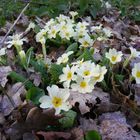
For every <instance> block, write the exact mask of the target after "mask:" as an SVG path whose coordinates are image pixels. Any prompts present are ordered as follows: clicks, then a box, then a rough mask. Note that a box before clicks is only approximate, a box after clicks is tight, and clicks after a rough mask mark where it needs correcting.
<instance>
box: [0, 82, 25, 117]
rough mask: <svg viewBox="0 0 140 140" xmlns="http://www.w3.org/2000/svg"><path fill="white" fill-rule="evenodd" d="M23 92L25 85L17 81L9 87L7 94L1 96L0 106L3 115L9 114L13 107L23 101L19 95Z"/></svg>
mask: <svg viewBox="0 0 140 140" xmlns="http://www.w3.org/2000/svg"><path fill="white" fill-rule="evenodd" d="M25 92H26V90H25V87H24V86H23V85H22V83H20V82H19V83H16V84H14V85H13V86H12V87H10V88H9V89H8V92H7V94H6V95H4V96H3V97H1V103H0V108H1V109H2V112H3V114H4V116H7V115H9V114H10V113H11V112H12V111H13V109H15V108H16V107H18V106H19V105H21V104H22V103H23V102H22V101H21V98H20V95H21V94H24V93H25Z"/></svg>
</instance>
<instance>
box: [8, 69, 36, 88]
mask: <svg viewBox="0 0 140 140" xmlns="http://www.w3.org/2000/svg"><path fill="white" fill-rule="evenodd" d="M9 77H10V78H11V79H12V80H13V81H14V82H22V83H23V84H24V85H25V87H26V88H27V89H30V88H31V87H33V86H34V84H33V83H32V82H31V81H29V80H27V78H26V77H24V76H23V75H21V74H18V73H16V72H14V71H12V72H11V73H10V74H9Z"/></svg>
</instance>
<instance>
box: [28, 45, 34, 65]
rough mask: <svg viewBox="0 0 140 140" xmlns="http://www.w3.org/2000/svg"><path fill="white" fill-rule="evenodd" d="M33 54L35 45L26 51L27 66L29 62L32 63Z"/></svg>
mask: <svg viewBox="0 0 140 140" xmlns="http://www.w3.org/2000/svg"><path fill="white" fill-rule="evenodd" d="M32 54H33V47H31V48H29V49H28V50H27V52H26V58H27V66H29V64H30V60H31V57H32Z"/></svg>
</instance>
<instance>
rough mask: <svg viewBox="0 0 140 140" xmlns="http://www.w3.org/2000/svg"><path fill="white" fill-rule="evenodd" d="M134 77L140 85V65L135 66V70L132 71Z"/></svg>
mask: <svg viewBox="0 0 140 140" xmlns="http://www.w3.org/2000/svg"><path fill="white" fill-rule="evenodd" d="M132 76H133V77H134V78H135V80H136V83H137V84H140V63H136V64H134V68H133V69H132Z"/></svg>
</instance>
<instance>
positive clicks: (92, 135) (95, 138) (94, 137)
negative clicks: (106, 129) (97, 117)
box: [85, 130, 101, 140]
mask: <svg viewBox="0 0 140 140" xmlns="http://www.w3.org/2000/svg"><path fill="white" fill-rule="evenodd" d="M85 140H101V135H100V134H99V132H97V131H95V130H91V131H88V132H87V133H86V135H85Z"/></svg>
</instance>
